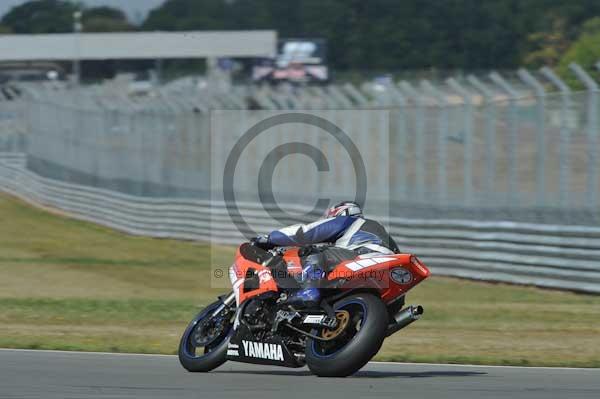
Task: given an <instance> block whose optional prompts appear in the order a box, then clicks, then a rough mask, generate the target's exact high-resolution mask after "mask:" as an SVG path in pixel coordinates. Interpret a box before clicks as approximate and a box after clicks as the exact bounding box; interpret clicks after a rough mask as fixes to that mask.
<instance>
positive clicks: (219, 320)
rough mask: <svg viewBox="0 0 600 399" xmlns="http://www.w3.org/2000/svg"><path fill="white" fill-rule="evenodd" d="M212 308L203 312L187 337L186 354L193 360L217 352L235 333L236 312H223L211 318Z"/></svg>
mask: <svg viewBox="0 0 600 399" xmlns="http://www.w3.org/2000/svg"><path fill="white" fill-rule="evenodd" d="M214 309H216V306H215V307H212V308H210V309H207V310H205V311H204V312H203V314H202V315H201V316H200V317H199V318H198V320H197V321H196V323H195V324H194V325H193V326H192V327H190V328H189V329H188V331H187V333H186V336H185V344H184V348H185V354H186V355H187V356H188V357H191V358H200V357H202V356H205V355H207V354H209V353H210V352H212V351H213V350H215V349H216V348H217V347H218V346H219V345H221V344H222V343H223V341H224V340H225V339H226V338H227V337H228V336H229V335H230V334H231V332H232V331H233V328H232V326H233V316H234V314H235V313H234V312H231V311H229V310H227V309H225V310H223V311H222V312H221V313H220V314H218V315H217V316H215V317H210V316H211V313H212V311H213V310H214Z"/></svg>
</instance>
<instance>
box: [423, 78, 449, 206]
mask: <svg viewBox="0 0 600 399" xmlns="http://www.w3.org/2000/svg"><path fill="white" fill-rule="evenodd" d="M421 88H422V89H423V91H424V92H426V93H428V94H429V95H431V96H433V97H435V100H436V102H437V104H438V107H439V113H438V142H437V153H438V171H437V179H438V181H437V183H438V192H437V194H438V200H439V202H440V205H445V204H446V202H447V201H448V175H447V168H448V149H447V140H448V106H449V104H448V100H447V99H446V95H445V93H442V92H441V91H440V90H438V89H437V88H435V87H434V86H433V85H432V84H431V83H430V82H429V81H428V80H422V81H421Z"/></svg>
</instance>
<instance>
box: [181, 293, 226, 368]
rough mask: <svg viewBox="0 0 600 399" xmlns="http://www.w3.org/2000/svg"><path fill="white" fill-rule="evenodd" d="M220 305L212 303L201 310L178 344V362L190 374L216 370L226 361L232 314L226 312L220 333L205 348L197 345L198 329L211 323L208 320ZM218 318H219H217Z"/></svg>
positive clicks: (219, 303) (224, 312) (218, 302)
mask: <svg viewBox="0 0 600 399" xmlns="http://www.w3.org/2000/svg"><path fill="white" fill-rule="evenodd" d="M221 304H222V302H221V301H217V302H214V303H212V304H210V305H208V306H207V307H206V308H204V310H202V311H201V312H200V313H198V315H196V317H194V319H192V321H191V322H190V323H189V324H188V326H187V328H186V329H185V332H184V333H183V336H182V337H181V341H180V342H179V362H180V363H181V365H182V366H183V367H184V368H185V369H186V370H187V371H190V372H194V373H195V372H207V371H210V370H213V369H216V368H217V367H219V366H220V365H222V364H223V363H225V361H226V360H227V346H228V344H229V338H230V337H231V333H232V332H233V323H232V314H231V312H229V313H227V311H226V310H224V311H223V312H221V314H220V315H223V317H222V320H221V322H220V324H219V325H218V328H222V331H221V332H219V333H217V334H215V336H214V338H213V339H212V340H210V341H207V343H206V346H200V345H198V342H197V340H198V336H197V333H198V328H200V326H201V325H202V323H207V322H212V320H210V319H209V317H210V315H211V313H212V312H213V311H214V310H215V309H216V308H218V307H219V306H220V305H221ZM217 317H219V316H217Z"/></svg>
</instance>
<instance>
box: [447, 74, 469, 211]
mask: <svg viewBox="0 0 600 399" xmlns="http://www.w3.org/2000/svg"><path fill="white" fill-rule="evenodd" d="M446 83H447V84H448V86H450V88H451V89H452V90H454V91H455V92H457V93H458V95H460V96H461V97H462V99H463V102H464V110H465V112H464V121H463V126H464V129H465V134H464V141H463V145H464V147H463V151H464V164H463V165H464V171H463V178H464V201H465V205H471V204H472V203H473V98H472V95H471V93H470V92H469V91H468V90H467V89H465V88H464V87H463V86H462V85H461V84H460V83H458V82H457V81H456V79H454V78H449V79H447V80H446Z"/></svg>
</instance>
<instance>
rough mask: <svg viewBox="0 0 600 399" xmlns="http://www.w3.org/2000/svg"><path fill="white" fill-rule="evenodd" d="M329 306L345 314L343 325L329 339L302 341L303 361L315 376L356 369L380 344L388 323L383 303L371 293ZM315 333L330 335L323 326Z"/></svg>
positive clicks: (341, 375) (332, 374)
mask: <svg viewBox="0 0 600 399" xmlns="http://www.w3.org/2000/svg"><path fill="white" fill-rule="evenodd" d="M333 308H334V309H335V311H336V313H337V314H343V312H346V313H347V315H349V316H342V317H341V319H342V320H344V321H345V324H346V326H345V327H344V329H343V330H342V331H340V332H339V333H337V334H338V335H336V336H335V338H333V339H331V340H330V341H326V342H323V341H318V340H315V339H311V338H309V339H307V341H306V352H305V353H306V364H307V365H308V368H309V369H310V371H312V372H313V373H314V374H316V375H318V376H319V377H346V376H348V375H351V374H354V373H355V372H357V371H358V370H360V369H361V368H362V367H363V366H364V365H365V364H367V362H368V361H369V360H371V359H372V358H373V356H375V355H376V354H377V352H378V351H379V349H380V348H381V345H382V344H383V340H384V339H385V332H386V328H387V325H388V314H387V310H386V307H385V305H384V303H383V302H382V301H381V299H380V298H379V297H377V296H375V295H372V294H366V293H364V294H356V295H351V296H348V297H346V298H342V299H340V300H339V301H337V302H336V303H335V304H334V305H333ZM346 320H347V321H346ZM317 333H318V335H319V336H325V337H331V336H332V332H331V331H327V330H321V331H317Z"/></svg>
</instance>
